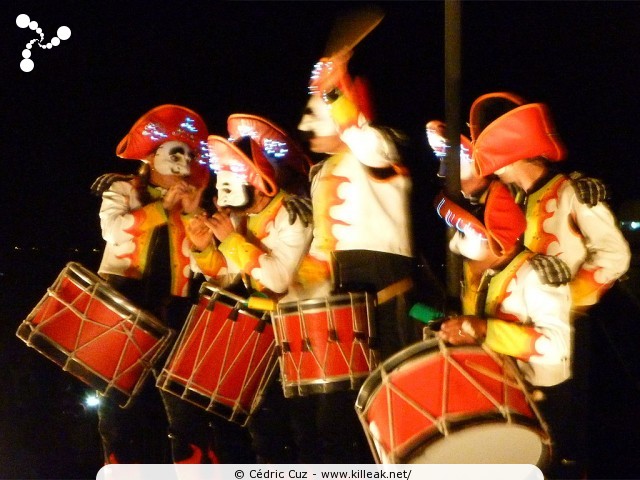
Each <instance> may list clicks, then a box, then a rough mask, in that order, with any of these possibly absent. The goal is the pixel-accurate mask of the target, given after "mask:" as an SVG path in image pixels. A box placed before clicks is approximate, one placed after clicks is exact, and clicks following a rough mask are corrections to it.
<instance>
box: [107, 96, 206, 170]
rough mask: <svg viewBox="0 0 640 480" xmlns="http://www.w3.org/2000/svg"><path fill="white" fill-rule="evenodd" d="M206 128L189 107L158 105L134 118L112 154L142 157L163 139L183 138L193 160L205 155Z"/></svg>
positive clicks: (132, 157)
mask: <svg viewBox="0 0 640 480" xmlns="http://www.w3.org/2000/svg"><path fill="white" fill-rule="evenodd" d="M208 135H209V132H208V130H207V126H206V125H205V123H204V120H203V119H202V117H200V115H198V114H197V113H196V112H194V111H193V110H190V109H188V108H185V107H181V106H179V105H170V104H168V105H160V106H159V107H155V108H153V109H152V110H150V111H148V112H147V113H145V114H144V115H143V116H142V117H140V118H139V119H138V121H136V123H135V124H134V125H133V127H132V128H131V130H130V131H129V133H128V134H127V135H126V136H125V137H124V138H123V139H122V140H121V141H120V143H119V144H118V147H117V148H116V155H117V156H118V157H120V158H126V159H131V160H146V159H147V157H148V156H149V155H151V154H152V153H154V152H155V151H156V149H157V148H158V147H159V146H160V145H162V144H163V143H165V142H169V141H171V140H175V141H179V142H184V143H186V144H187V145H189V147H191V150H193V152H194V153H195V154H196V160H199V159H200V158H201V157H205V156H206V152H207V150H206V141H207V136H208Z"/></svg>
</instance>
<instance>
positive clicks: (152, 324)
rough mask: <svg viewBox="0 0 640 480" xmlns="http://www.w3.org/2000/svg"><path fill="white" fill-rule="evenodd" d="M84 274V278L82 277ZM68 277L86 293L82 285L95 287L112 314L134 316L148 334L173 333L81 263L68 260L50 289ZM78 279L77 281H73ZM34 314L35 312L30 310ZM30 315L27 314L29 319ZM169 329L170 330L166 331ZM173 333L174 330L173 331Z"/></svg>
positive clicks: (122, 317) (160, 335)
mask: <svg viewBox="0 0 640 480" xmlns="http://www.w3.org/2000/svg"><path fill="white" fill-rule="evenodd" d="M65 272H72V273H74V274H76V277H72V276H67V277H65V276H64V274H65ZM83 275H84V278H83ZM65 278H68V279H69V280H70V281H71V282H73V283H74V284H75V285H76V286H77V287H79V288H80V289H81V290H82V291H83V292H84V293H87V292H86V290H84V289H83V287H96V292H95V296H96V297H97V298H99V299H100V300H103V301H104V305H105V307H107V308H108V309H109V310H111V311H112V312H113V313H114V314H116V315H117V316H118V317H119V318H121V319H122V320H125V319H127V318H130V317H134V318H135V321H132V322H131V323H134V324H135V325H136V326H138V327H139V328H140V329H141V330H143V331H145V332H147V333H149V334H150V335H152V336H154V337H156V338H158V339H162V338H163V337H165V336H167V335H173V334H172V333H171V332H173V330H172V329H171V328H170V327H168V326H167V325H165V324H164V323H162V322H161V321H160V320H159V319H158V318H157V317H156V316H155V315H153V314H152V313H151V312H149V311H147V310H145V309H143V308H140V307H139V306H137V305H136V304H135V303H133V302H132V301H131V300H130V299H129V298H127V297H126V296H125V295H123V294H122V293H120V292H119V291H118V290H117V289H116V288H114V287H113V286H112V285H110V284H109V283H108V282H106V281H105V280H104V279H102V278H100V277H99V276H98V275H96V274H95V273H93V272H92V271H91V270H89V269H87V268H86V267H84V266H83V265H82V264H80V263H78V262H69V263H68V264H67V265H66V267H65V268H64V269H63V270H62V272H60V275H59V276H58V278H57V279H56V281H55V282H54V283H53V285H52V287H50V289H52V290H55V288H54V287H57V286H58V285H59V284H61V283H62V281H63V280H64V279H65ZM86 279H89V280H91V281H93V283H86V284H80V281H81V280H86ZM75 280H78V281H75ZM49 296H50V295H49V292H48V291H47V293H46V294H45V296H44V298H43V301H44V300H45V299H46V298H47V297H49ZM32 313H33V314H35V313H36V312H35V311H34V312H32ZM127 314H128V315H127ZM31 317H32V315H29V317H28V318H29V319H31ZM167 331H170V332H167ZM174 333H175V332H174Z"/></svg>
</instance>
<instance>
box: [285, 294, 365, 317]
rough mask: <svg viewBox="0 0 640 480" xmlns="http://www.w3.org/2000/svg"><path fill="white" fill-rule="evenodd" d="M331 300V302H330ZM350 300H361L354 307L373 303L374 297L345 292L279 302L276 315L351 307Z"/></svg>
mask: <svg viewBox="0 0 640 480" xmlns="http://www.w3.org/2000/svg"><path fill="white" fill-rule="evenodd" d="M331 300H333V301H331ZM352 300H363V301H361V302H360V303H356V305H366V304H367V303H368V302H370V303H372V304H373V303H374V301H375V300H374V296H373V295H372V294H371V293H370V292H366V291H358V292H347V293H340V294H336V295H327V296H325V297H314V298H307V299H304V300H293V301H291V302H279V303H278V305H277V307H276V311H275V312H274V314H276V315H284V314H288V313H293V312H297V311H299V310H302V311H304V312H307V313H312V312H311V310H313V309H314V308H315V309H318V311H324V310H323V308H322V307H326V306H327V305H330V306H345V305H351V304H352Z"/></svg>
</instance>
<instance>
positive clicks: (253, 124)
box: [227, 113, 312, 177]
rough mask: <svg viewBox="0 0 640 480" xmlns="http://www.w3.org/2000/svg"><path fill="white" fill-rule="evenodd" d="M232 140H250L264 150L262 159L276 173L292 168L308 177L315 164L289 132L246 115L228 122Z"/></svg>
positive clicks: (239, 114) (237, 115) (235, 114)
mask: <svg viewBox="0 0 640 480" xmlns="http://www.w3.org/2000/svg"><path fill="white" fill-rule="evenodd" d="M227 129H228V130H229V137H230V139H231V141H237V140H238V139H240V138H243V137H250V138H251V139H252V140H253V141H254V142H256V143H258V145H260V147H261V149H262V156H263V157H265V159H266V160H267V161H268V162H269V163H271V165H273V167H274V168H275V169H276V170H277V169H278V168H280V167H285V166H286V167H290V168H292V169H293V170H295V171H297V172H299V173H301V174H302V175H304V176H305V177H306V176H307V175H308V173H309V169H310V167H311V165H312V162H311V160H310V159H309V157H308V156H307V154H306V153H304V150H303V149H302V147H301V146H300V145H299V144H298V143H297V142H296V141H294V140H293V139H292V138H291V137H290V136H289V135H287V133H286V132H285V131H284V129H282V128H281V127H279V126H278V125H276V124H275V123H273V122H272V121H270V120H267V119H266V118H263V117H259V116H258V115H251V114H246V113H234V114H233V115H229V118H228V119H227Z"/></svg>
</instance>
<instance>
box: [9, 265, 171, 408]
mask: <svg viewBox="0 0 640 480" xmlns="http://www.w3.org/2000/svg"><path fill="white" fill-rule="evenodd" d="M16 335H17V336H18V337H19V338H20V339H22V340H23V341H24V342H25V343H26V344H27V345H28V346H30V347H33V348H35V349H36V350H37V351H38V352H40V353H41V354H43V355H44V356H45V357H47V358H49V359H50V360H52V361H54V362H55V363H57V364H58V365H60V366H61V367H62V368H63V370H65V371H68V372H69V373H71V374H73V375H74V376H75V377H77V378H78V379H80V380H82V381H83V382H85V383H86V384H88V385H89V386H91V387H93V388H95V389H96V390H98V391H99V392H100V393H102V394H103V395H107V396H109V397H112V398H114V399H115V400H116V401H117V402H118V403H119V404H120V405H122V406H125V405H126V404H127V403H128V402H129V400H130V399H131V397H133V396H134V395H135V394H136V393H137V392H138V390H139V389H140V388H141V387H142V384H143V382H144V380H145V378H146V377H147V375H148V374H149V371H150V369H151V367H152V366H153V364H154V363H155V362H156V361H157V360H158V359H159V357H160V356H161V355H162V354H163V353H164V352H165V351H166V350H167V348H168V347H169V342H170V340H171V339H172V338H173V331H172V330H170V329H169V328H167V327H165V326H164V325H163V324H162V323H160V322H159V321H158V320H157V319H156V318H155V317H154V316H153V315H151V314H150V313H147V312H145V311H143V310H141V309H140V308H138V307H136V306H135V305H134V304H132V303H131V302H130V301H129V300H128V299H127V298H126V297H124V296H123V295H121V294H120V293H118V292H117V291H115V290H114V289H113V288H112V287H111V286H110V285H108V284H107V283H106V282H105V281H104V280H102V279H100V278H99V277H98V276H97V275H95V274H94V273H92V272H90V271H89V270H87V269H86V268H84V267H83V266H82V265H80V264H79V263H74V262H70V263H68V264H67V265H66V267H65V268H64V269H63V270H62V272H61V273H60V275H59V276H58V278H57V279H56V281H55V282H54V284H53V285H52V286H51V287H50V288H49V289H48V290H47V293H46V294H45V295H44V297H43V298H42V300H40V302H39V303H38V305H37V306H36V307H35V308H34V309H33V311H32V312H31V313H30V314H29V316H28V317H27V318H26V319H25V320H24V321H23V322H22V324H21V325H20V327H19V328H18V331H17V332H16Z"/></svg>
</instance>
